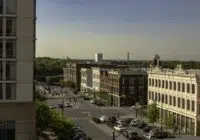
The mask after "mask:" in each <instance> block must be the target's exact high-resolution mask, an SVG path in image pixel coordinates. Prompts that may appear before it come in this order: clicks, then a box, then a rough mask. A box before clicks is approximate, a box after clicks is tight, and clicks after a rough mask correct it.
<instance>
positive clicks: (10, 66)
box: [6, 61, 16, 80]
mask: <svg viewBox="0 0 200 140" xmlns="http://www.w3.org/2000/svg"><path fill="white" fill-rule="evenodd" d="M6 80H16V62H8V61H7V62H6Z"/></svg>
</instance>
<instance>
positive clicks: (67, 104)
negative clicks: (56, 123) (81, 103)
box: [64, 103, 72, 107]
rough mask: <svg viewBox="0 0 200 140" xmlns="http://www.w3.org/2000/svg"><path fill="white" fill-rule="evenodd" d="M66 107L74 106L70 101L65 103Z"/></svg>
mask: <svg viewBox="0 0 200 140" xmlns="http://www.w3.org/2000/svg"><path fill="white" fill-rule="evenodd" d="M64 106H65V107H72V105H71V104H70V103H65V105H64Z"/></svg>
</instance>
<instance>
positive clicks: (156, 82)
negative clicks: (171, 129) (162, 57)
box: [148, 65, 200, 135]
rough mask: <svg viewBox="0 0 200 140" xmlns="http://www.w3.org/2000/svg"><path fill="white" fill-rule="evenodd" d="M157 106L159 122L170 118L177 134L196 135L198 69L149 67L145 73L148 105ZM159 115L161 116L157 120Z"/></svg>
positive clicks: (199, 110) (199, 101) (199, 89)
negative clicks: (176, 128)
mask: <svg viewBox="0 0 200 140" xmlns="http://www.w3.org/2000/svg"><path fill="white" fill-rule="evenodd" d="M153 102H156V103H157V107H158V108H159V109H160V121H161V122H164V120H165V118H167V117H170V116H171V117H172V118H173V124H174V125H176V126H178V131H181V132H184V133H188V134H192V135H199V134H198V133H199V132H197V128H199V125H198V122H199V121H200V70H183V69H182V67H181V65H178V66H177V68H176V69H174V70H171V69H162V68H160V67H159V66H156V67H152V68H150V69H149V71H148V104H151V103H153ZM161 116H162V117H161Z"/></svg>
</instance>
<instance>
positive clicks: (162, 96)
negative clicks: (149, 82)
mask: <svg viewBox="0 0 200 140" xmlns="http://www.w3.org/2000/svg"><path fill="white" fill-rule="evenodd" d="M162 103H164V95H163V94H162Z"/></svg>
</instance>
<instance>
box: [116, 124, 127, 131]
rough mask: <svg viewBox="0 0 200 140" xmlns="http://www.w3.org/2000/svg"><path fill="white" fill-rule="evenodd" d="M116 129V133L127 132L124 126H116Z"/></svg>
mask: <svg viewBox="0 0 200 140" xmlns="http://www.w3.org/2000/svg"><path fill="white" fill-rule="evenodd" d="M114 129H115V130H116V131H118V132H121V131H124V130H125V128H124V127H123V126H122V125H116V126H114Z"/></svg>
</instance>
